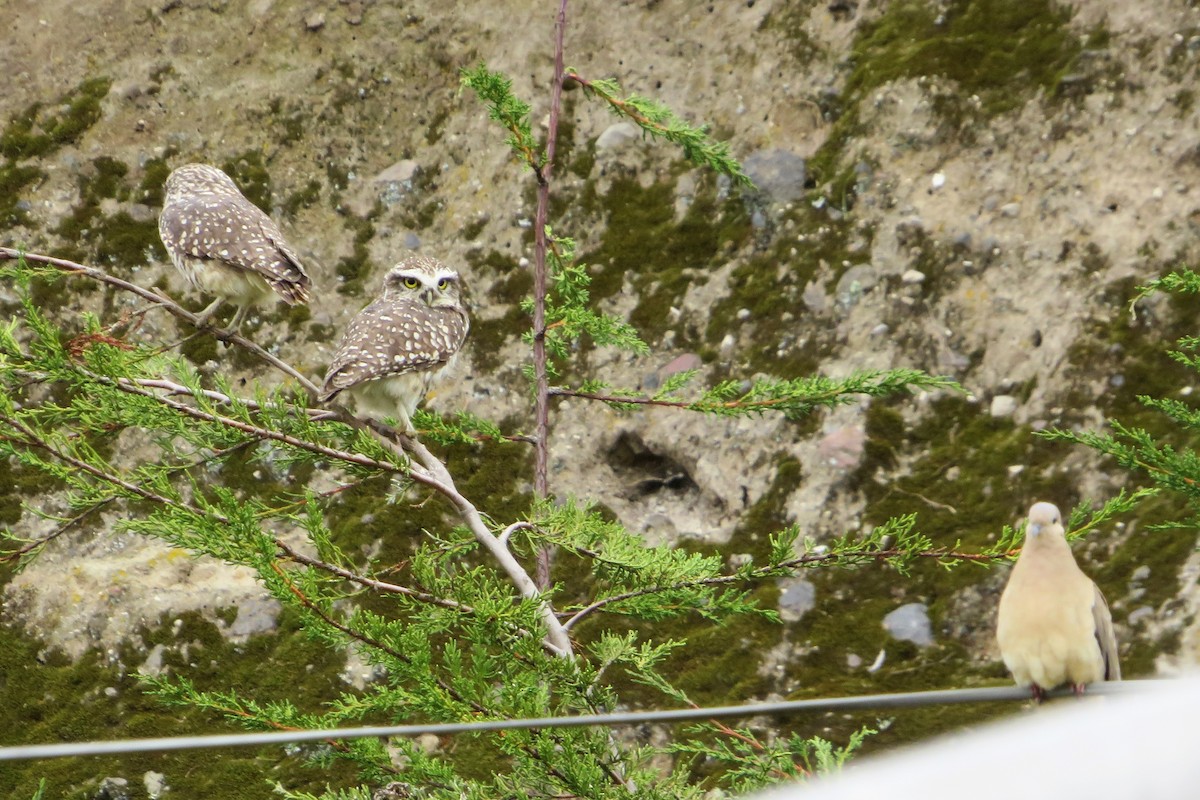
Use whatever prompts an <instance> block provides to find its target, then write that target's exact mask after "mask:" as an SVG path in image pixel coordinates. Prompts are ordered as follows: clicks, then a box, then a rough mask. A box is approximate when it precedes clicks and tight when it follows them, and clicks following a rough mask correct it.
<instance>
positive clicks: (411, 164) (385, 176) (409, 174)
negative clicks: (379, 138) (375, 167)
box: [372, 158, 421, 189]
mask: <svg viewBox="0 0 1200 800" xmlns="http://www.w3.org/2000/svg"><path fill="white" fill-rule="evenodd" d="M420 172H421V165H420V164H418V163H417V162H416V161H413V160H412V159H411V158H406V159H404V160H403V161H397V162H396V163H395V164H392V165H391V166H390V167H388V168H387V169H385V170H384V171H383V172H380V173H379V174H378V175H376V176H375V177H374V178H372V180H373V181H375V183H403V184H407V188H409V189H411V188H412V180H413V178H415V177H417V175H418V174H420Z"/></svg>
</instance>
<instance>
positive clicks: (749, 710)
mask: <svg viewBox="0 0 1200 800" xmlns="http://www.w3.org/2000/svg"><path fill="white" fill-rule="evenodd" d="M1166 683H1170V681H1169V680H1143V681H1123V682H1118V683H1097V684H1093V685H1091V686H1089V687H1088V690H1087V691H1088V694H1097V695H1107V694H1128V693H1132V692H1138V691H1142V690H1146V689H1149V688H1152V687H1154V686H1158V685H1162V684H1166ZM1070 693H1071V690H1070V689H1067V688H1063V689H1057V690H1055V691H1053V692H1050V693H1049V696H1050V697H1061V696H1064V695H1069V694H1070ZM1029 698H1030V693H1029V690H1028V689H1021V688H1018V687H1016V686H996V687H990V688H977V689H945V690H939V691H932V692H902V693H899V694H869V695H861V696H858V697H832V698H821V699H815V700H785V701H780V702H774V703H748V704H745V705H737V706H717V707H714V708H681V709H674V710H666V711H629V712H623V713H614V714H591V715H586V716H572V717H541V718H538V719H498V720H480V721H477V722H449V723H436V724H424V725H377V726H372V727H365V728H338V729H333V730H321V731H314V730H307V731H266V732H262V733H233V734H217V735H211V736H174V737H161V738H152V739H118V740H113V741H106V742H64V743H60V744H34V745H18V746H15V747H0V761H16V760H32V759H43V758H65V757H68V756H98V755H116V754H123V753H150V752H166V751H170V750H196V749H201V748H211V747H247V746H259V747H261V746H263V745H276V744H295V743H299V742H316V741H326V740H330V739H361V738H364V737H367V736H420V735H422V734H426V733H432V734H435V735H443V736H444V735H450V734H459V733H480V732H484V731H502V730H518V729H522V730H523V729H529V728H579V727H584V726H589V725H604V726H610V727H611V726H621V725H642V724H645V723H648V722H686V721H689V720H705V719H716V718H720V717H753V716H758V715H762V714H768V715H776V714H795V713H798V712H804V711H809V712H811V711H863V710H868V709H888V708H912V707H915V706H929V705H938V704H952V703H992V702H1000V701H1011V700H1028V699H1029Z"/></svg>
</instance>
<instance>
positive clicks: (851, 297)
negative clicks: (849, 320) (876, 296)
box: [836, 264, 879, 309]
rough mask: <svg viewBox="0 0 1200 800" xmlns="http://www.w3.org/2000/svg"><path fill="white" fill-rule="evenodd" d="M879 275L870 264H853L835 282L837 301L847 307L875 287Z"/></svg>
mask: <svg viewBox="0 0 1200 800" xmlns="http://www.w3.org/2000/svg"><path fill="white" fill-rule="evenodd" d="M878 282H879V275H878V273H877V272H876V270H875V268H874V267H872V266H871V265H870V264H855V265H854V266H853V267H850V269H848V270H846V271H845V272H844V273H843V274H842V277H841V278H840V279H839V280H838V282H837V290H836V291H837V302H838V305H840V306H841V307H842V308H844V309H848V308H850V307H851V306H853V305H854V304H855V303H857V302H858V301H859V299H860V298H861V297H862V296H863V295H864V294H866V293H867V292H869V291H871V289H873V288H875V284H876V283H878Z"/></svg>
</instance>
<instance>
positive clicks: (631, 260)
mask: <svg viewBox="0 0 1200 800" xmlns="http://www.w3.org/2000/svg"><path fill="white" fill-rule="evenodd" d="M715 183H716V181H715V179H713V178H711V176H707V175H706V176H704V177H702V178H701V180H700V182H699V186H698V188H697V191H696V194H695V197H694V198H693V200H692V203H691V204H690V205H689V207H688V209H687V212H686V213H685V214H684V216H683V219H682V220H680V221H679V222H678V223H676V222H675V218H674V217H675V212H674V204H675V185H674V183H666V182H660V183H655V184H653V185H651V186H650V187H649V188H643V187H642V186H641V185H640V184H639V183H638V181H637V180H636V179H635V178H617V179H615V180H614V181H613V182H612V186H611V188H610V189H609V191H608V193H607V194H605V195H604V196H603V197H600V198H598V202H599V204H600V209H601V211H602V213H603V215H604V217H605V219H606V221H607V226H606V231H605V235H604V240H603V242H601V244H600V246H599V247H597V248H596V249H594V250H592V251H591V252H589V253H587V254H586V255H585V256H584V258H583V259H582V260H583V261H585V262H587V263H588V264H589V265H590V267H591V270H592V273H591V274H592V294H593V297H594V298H595V299H597V300H599V299H603V298H606V297H611V296H612V295H614V294H616V293H617V292H619V291H621V289H622V287H623V286H624V285H625V281H626V278H627V277H628V278H629V279H630V282H631V283H632V284H633V288H634V289H635V290H636V292H637V297H638V298H639V299H638V304H637V306H635V307H634V309H633V312H632V313H631V315H630V321H631V322H632V323H633V324H634V326H635V327H637V328H638V330H639V331H641V333H642V335H643V337H645V338H647V339H649V340H651V341H653V340H654V339H656V338H658V337H660V336H661V335H662V334H663V333H664V332H665V331H666V325H667V311H668V309H669V308H670V307H671V306H672V305H675V304H677V303H678V302H679V301H680V300H681V299H682V298H683V295H684V293H685V292H686V291H687V289H688V288H689V287H690V286H691V285H693V284H695V283H697V282H704V281H706V280H707V279H708V275H707V273H708V271H709V270H710V269H712V268H714V267H717V266H719V265H720V264H721V263H722V262H723V261H724V260H725V259H727V258H728V257H729V256H730V255H731V254H732V253H733V252H734V251H736V249H737V248H738V247H740V246H741V245H742V244H743V243H744V242H746V241H747V240H748V238H749V236H750V234H751V228H750V222H749V215H748V214H747V212H746V209H745V206H744V205H743V204H742V203H741V201H740V200H737V199H724V200H718V199H717V192H716V186H715ZM676 341H677V343H678V342H679V340H678V339H677V340H676Z"/></svg>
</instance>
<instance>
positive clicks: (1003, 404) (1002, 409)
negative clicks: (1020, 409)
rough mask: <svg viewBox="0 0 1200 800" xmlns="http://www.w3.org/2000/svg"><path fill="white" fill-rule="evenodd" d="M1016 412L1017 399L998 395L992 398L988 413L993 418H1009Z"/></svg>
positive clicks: (1007, 395)
mask: <svg viewBox="0 0 1200 800" xmlns="http://www.w3.org/2000/svg"><path fill="white" fill-rule="evenodd" d="M1016 410H1017V398H1015V397H1013V396H1012V395H1011V394H998V395H996V396H995V397H993V398H992V407H991V409H990V410H989V413H990V414H991V415H992V416H993V417H1011V416H1012V415H1013V413H1014V412H1015V411H1016Z"/></svg>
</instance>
